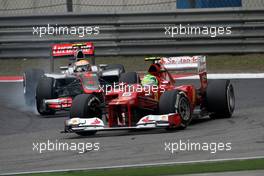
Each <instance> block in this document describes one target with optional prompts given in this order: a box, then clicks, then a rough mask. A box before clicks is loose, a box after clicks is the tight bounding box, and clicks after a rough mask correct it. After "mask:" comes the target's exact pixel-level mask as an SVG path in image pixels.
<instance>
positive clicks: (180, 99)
mask: <svg viewBox="0 0 264 176" xmlns="http://www.w3.org/2000/svg"><path fill="white" fill-rule="evenodd" d="M175 112H177V113H178V114H179V115H180V118H181V125H180V127H177V128H178V129H185V128H186V127H187V126H188V124H189V123H190V122H191V120H192V114H191V105H190V101H189V99H188V98H187V97H186V96H185V94H183V93H182V92H180V91H178V90H169V91H166V92H164V93H163V94H162V95H161V97H160V101H159V113H160V114H169V113H175ZM172 129H175V127H169V128H167V130H172Z"/></svg>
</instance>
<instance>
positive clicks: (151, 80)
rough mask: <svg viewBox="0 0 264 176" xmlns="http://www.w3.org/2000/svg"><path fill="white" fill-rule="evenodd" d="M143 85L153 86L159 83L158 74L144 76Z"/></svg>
mask: <svg viewBox="0 0 264 176" xmlns="http://www.w3.org/2000/svg"><path fill="white" fill-rule="evenodd" d="M141 83H142V85H143V86H147V85H148V86H153V85H156V86H157V85H158V80H157V78H156V76H154V75H152V74H147V75H145V76H144V78H143V79H142V81H141Z"/></svg>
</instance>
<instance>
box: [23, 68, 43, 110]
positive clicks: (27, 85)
mask: <svg viewBox="0 0 264 176" xmlns="http://www.w3.org/2000/svg"><path fill="white" fill-rule="evenodd" d="M43 75H44V71H43V70H40V69H30V70H26V71H25V72H24V74H23V90H24V98H25V103H26V105H28V106H32V105H34V104H35V95H36V87H37V83H38V81H39V79H40V78H41V77H42V76H43Z"/></svg>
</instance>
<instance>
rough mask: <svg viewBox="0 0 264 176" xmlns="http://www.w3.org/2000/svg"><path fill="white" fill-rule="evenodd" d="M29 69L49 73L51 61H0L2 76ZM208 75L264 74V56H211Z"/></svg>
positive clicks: (104, 60)
mask: <svg viewBox="0 0 264 176" xmlns="http://www.w3.org/2000/svg"><path fill="white" fill-rule="evenodd" d="M96 63H97V64H109V63H120V64H123V65H124V66H125V68H126V70H127V71H135V70H136V71H146V70H147V68H148V66H149V64H150V63H149V62H145V61H144V57H140V56H137V57H96ZM67 64H68V60H67V59H63V58H58V59H56V60H55V66H54V67H55V68H57V71H58V68H59V66H63V65H67ZM29 68H42V69H44V70H45V71H46V72H49V69H50V62H49V59H41V58H40V59H0V75H22V73H23V71H24V70H26V69H29ZM207 70H208V73H228V72H230V73H237V72H253V73H256V72H264V54H247V55H217V56H213V55H209V56H207Z"/></svg>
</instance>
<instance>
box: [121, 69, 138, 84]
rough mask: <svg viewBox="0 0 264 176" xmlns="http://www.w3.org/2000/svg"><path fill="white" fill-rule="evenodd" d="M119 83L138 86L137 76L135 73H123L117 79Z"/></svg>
mask: <svg viewBox="0 0 264 176" xmlns="http://www.w3.org/2000/svg"><path fill="white" fill-rule="evenodd" d="M119 82H120V83H122V82H123V83H127V84H138V83H140V78H139V75H138V74H137V73H136V72H127V73H123V74H121V76H120V79H119Z"/></svg>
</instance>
